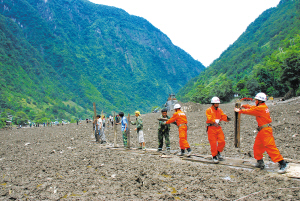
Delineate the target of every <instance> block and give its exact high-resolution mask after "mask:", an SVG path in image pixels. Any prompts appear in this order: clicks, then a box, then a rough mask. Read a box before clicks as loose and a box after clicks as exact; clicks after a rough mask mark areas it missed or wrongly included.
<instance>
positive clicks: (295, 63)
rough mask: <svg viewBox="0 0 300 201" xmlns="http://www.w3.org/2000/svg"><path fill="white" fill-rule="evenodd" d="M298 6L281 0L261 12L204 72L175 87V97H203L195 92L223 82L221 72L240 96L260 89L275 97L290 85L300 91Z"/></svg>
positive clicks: (209, 91)
mask: <svg viewBox="0 0 300 201" xmlns="http://www.w3.org/2000/svg"><path fill="white" fill-rule="evenodd" d="M299 6H300V1H299V0H296V1H293V0H282V1H281V2H280V3H279V4H278V6H277V7H276V8H270V9H268V10H266V11H265V12H263V13H262V14H261V15H260V16H259V17H258V18H257V19H256V20H255V21H254V22H253V23H251V24H250V25H249V26H248V28H247V29H246V31H245V32H244V33H243V34H242V35H241V36H240V37H239V38H238V39H237V41H235V42H234V43H233V44H232V45H230V46H229V47H228V48H227V50H225V51H224V52H223V53H222V54H221V56H220V57H219V58H218V59H216V60H215V61H214V62H213V63H212V64H211V65H210V66H209V67H207V68H206V70H205V71H204V72H202V73H200V75H199V76H198V77H196V78H193V79H192V80H191V81H189V82H188V83H187V84H186V85H185V86H184V87H183V88H182V89H180V90H179V93H178V96H177V97H178V99H179V100H181V101H195V102H203V101H204V100H205V99H206V97H203V96H202V97H201V96H199V95H197V94H204V93H203V92H205V94H208V95H212V94H214V93H213V92H214V90H215V87H219V86H222V83H223V82H225V80H220V75H224V74H225V75H226V77H227V78H228V79H229V80H231V81H232V83H233V91H234V92H235V93H238V94H240V95H241V96H254V95H255V94H256V93H258V92H260V91H262V92H265V93H267V94H268V95H270V96H275V97H278V96H284V95H285V93H287V92H288V91H289V90H290V88H293V89H294V90H295V91H299V94H300V89H299V83H300V78H299V72H300V70H299V55H300V30H299V28H298V27H300V12H299V9H297V8H299ZM198 86H201V90H200V91H199V88H198ZM202 91H203V92H202ZM296 93H298V92H296ZM220 94H222V93H220ZM230 98H233V96H232V97H230ZM222 99H224V100H223V101H225V97H223V98H222Z"/></svg>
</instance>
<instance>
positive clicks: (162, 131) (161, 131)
mask: <svg viewBox="0 0 300 201" xmlns="http://www.w3.org/2000/svg"><path fill="white" fill-rule="evenodd" d="M161 118H165V119H170V117H169V116H168V110H167V108H164V109H162V110H161ZM158 126H159V127H158V149H157V151H162V148H163V143H164V137H165V142H166V150H167V152H170V137H169V132H170V127H171V126H170V124H166V123H165V122H164V121H159V123H158Z"/></svg>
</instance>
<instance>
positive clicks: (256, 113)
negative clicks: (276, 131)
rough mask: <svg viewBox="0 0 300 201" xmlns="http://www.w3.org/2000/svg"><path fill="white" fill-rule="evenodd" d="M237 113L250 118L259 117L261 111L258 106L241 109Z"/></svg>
mask: <svg viewBox="0 0 300 201" xmlns="http://www.w3.org/2000/svg"><path fill="white" fill-rule="evenodd" d="M239 113H241V114H248V115H252V116H259V115H260V114H261V110H260V108H259V107H258V106H250V108H249V109H242V110H240V112H239Z"/></svg>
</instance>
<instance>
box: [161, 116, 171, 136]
mask: <svg viewBox="0 0 300 201" xmlns="http://www.w3.org/2000/svg"><path fill="white" fill-rule="evenodd" d="M160 118H164V117H163V116H162V115H161V116H160ZM167 119H170V117H169V116H168V115H167ZM165 123H166V122H165V121H159V124H158V130H159V131H161V132H165V131H169V130H170V127H171V125H170V124H165Z"/></svg>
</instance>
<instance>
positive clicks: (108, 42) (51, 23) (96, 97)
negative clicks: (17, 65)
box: [0, 0, 204, 112]
mask: <svg viewBox="0 0 300 201" xmlns="http://www.w3.org/2000/svg"><path fill="white" fill-rule="evenodd" d="M0 14H1V16H2V17H3V19H5V20H6V21H7V20H11V21H12V22H11V23H13V24H15V25H17V27H18V28H16V29H17V30H18V33H16V32H13V34H18V35H15V37H16V38H18V39H20V38H22V40H24V41H26V42H27V44H28V47H29V46H30V47H31V48H33V49H34V50H35V51H36V52H37V54H38V55H39V57H40V58H41V61H40V62H36V64H34V63H33V62H32V61H26V62H27V63H28V65H29V66H33V65H38V66H39V68H40V69H44V70H45V71H46V72H47V77H48V79H49V80H50V81H51V80H55V82H53V83H51V82H50V83H48V84H47V85H50V86H51V87H50V88H53V89H55V88H56V90H52V91H51V90H50V91H47V93H48V94H52V96H49V97H50V99H51V100H50V102H51V103H52V104H53V105H55V104H56V103H57V102H59V100H72V101H73V102H75V103H77V104H78V105H80V106H83V107H84V108H90V107H91V103H92V102H96V104H97V105H101V109H102V108H103V109H104V110H105V111H107V112H108V111H110V110H117V109H122V110H125V111H132V110H134V109H140V110H142V111H149V110H150V108H151V107H152V106H155V105H161V104H162V103H163V102H164V101H165V99H166V97H167V95H168V93H171V92H175V93H176V92H177V91H178V90H179V89H180V88H181V87H182V86H183V85H184V84H185V83H187V81H188V80H189V79H191V78H193V77H195V76H196V75H198V74H199V73H200V72H201V71H202V70H203V69H204V66H203V65H202V64H201V63H200V62H198V61H195V60H194V59H193V58H192V57H191V56H190V55H189V54H187V53H186V52H184V51H183V50H182V49H180V48H179V47H176V46H174V45H173V44H172V42H171V40H170V39H169V38H168V37H167V36H166V35H165V34H164V33H162V32H161V31H160V30H158V29H157V28H155V27H154V26H153V25H151V24H150V23H149V22H148V21H147V20H145V19H143V18H140V17H136V16H131V15H129V14H128V13H126V12H125V11H124V10H121V9H118V8H114V7H109V6H103V5H96V4H93V3H91V2H88V1H84V0H75V1H68V0H28V1H25V0H1V1H0ZM25 48H26V47H25ZM17 51H18V50H17ZM10 60H11V61H12V63H13V62H14V61H15V59H14V58H10ZM25 60H26V58H25ZM3 62H4V63H5V61H3ZM4 63H3V64H4ZM5 66H6V68H13V67H12V65H5ZM21 66H23V67H22V68H23V69H24V68H25V67H24V65H22V64H21ZM48 69H49V70H48ZM24 73H25V74H28V73H29V72H28V71H27V70H26V69H24ZM32 76H33V75H31V77H32ZM32 79H34V80H39V79H38V78H36V77H34V76H33V78H32ZM39 81H40V80H39ZM36 84H38V82H36ZM25 85H26V83H25ZM39 85H40V84H39ZM52 85H53V86H52ZM57 85H59V87H58V86H57ZM57 88H59V89H57ZM13 91H14V90H12V92H13ZM40 93H41V94H40V96H42V97H43V96H44V94H43V93H44V92H40ZM45 93H46V92H45ZM55 97H57V99H59V100H55V99H56V98H55ZM28 98H32V99H36V98H35V97H32V96H30V97H28ZM2 101H4V102H6V101H7V100H2ZM40 101H43V100H40ZM48 102H49V101H48Z"/></svg>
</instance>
